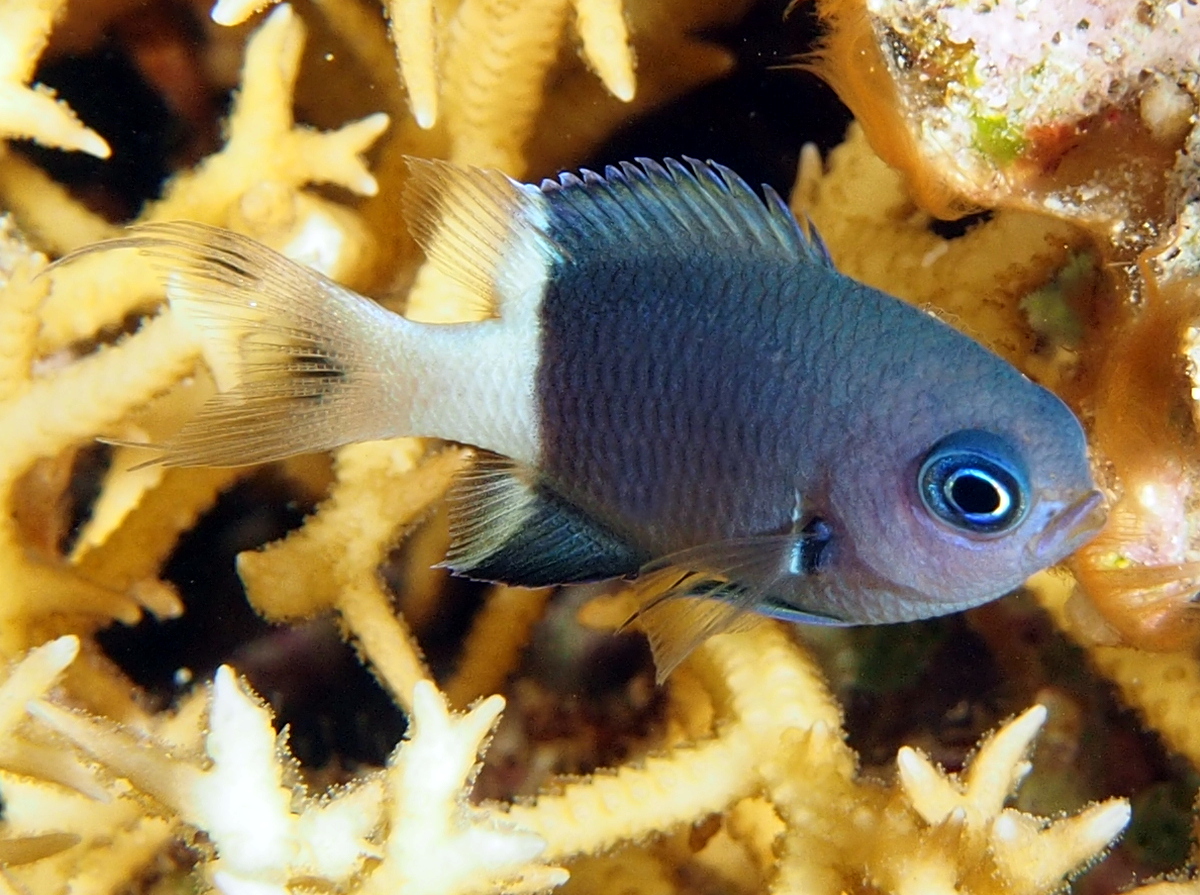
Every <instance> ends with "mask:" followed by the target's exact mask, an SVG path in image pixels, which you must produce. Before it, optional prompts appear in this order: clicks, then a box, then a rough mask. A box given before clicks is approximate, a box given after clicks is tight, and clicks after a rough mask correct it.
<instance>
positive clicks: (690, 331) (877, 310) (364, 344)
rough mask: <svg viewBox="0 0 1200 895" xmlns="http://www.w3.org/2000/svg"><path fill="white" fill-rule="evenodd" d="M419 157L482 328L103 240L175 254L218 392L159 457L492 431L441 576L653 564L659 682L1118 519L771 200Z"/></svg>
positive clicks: (991, 580) (298, 278)
mask: <svg viewBox="0 0 1200 895" xmlns="http://www.w3.org/2000/svg"><path fill="white" fill-rule="evenodd" d="M410 167H411V177H410V183H409V186H408V190H407V195H406V197H405V205H406V213H407V217H408V220H409V223H410V225H411V228H412V231H413V233H414V235H415V236H416V237H417V239H418V240H419V241H420V242H421V243H422V245H423V247H424V248H425V250H426V254H427V255H428V257H429V259H430V261H431V262H432V263H433V264H436V265H438V266H439V267H440V268H441V269H442V270H443V272H444V273H445V274H447V275H449V277H450V278H452V279H453V281H454V282H456V283H457V284H459V286H460V287H461V289H463V290H466V291H467V292H468V293H470V295H471V296H472V297H473V299H474V300H477V301H478V302H479V303H480V304H481V305H483V306H486V307H487V308H488V309H490V314H491V316H490V317H488V319H485V320H482V321H480V322H476V323H465V324H461V325H428V324H420V323H415V322H413V321H410V320H407V319H405V318H404V317H402V316H399V315H397V314H393V313H390V312H389V311H386V310H384V309H383V308H381V307H380V306H378V305H377V304H375V303H374V302H372V301H370V300H368V299H365V298H363V297H362V296H360V295H357V294H356V293H354V292H351V291H349V290H347V289H345V288H343V287H341V286H339V285H337V284H336V283H333V282H330V281H329V280H327V279H325V278H323V277H322V276H320V275H319V274H317V273H314V272H313V271H311V270H309V269H307V268H305V267H302V266H300V265H298V264H296V263H294V262H292V261H289V260H288V259H286V258H284V257H282V256H281V255H278V254H276V253H275V252H273V251H271V250H269V249H267V248H265V247H263V246H261V245H259V244H257V243H255V242H254V241H252V240H250V239H247V238H245V237H242V236H239V235H237V234H234V233H230V232H227V231H224V230H219V229H215V228H212V227H206V226H202V225H198V224H187V223H175V224H155V225H147V226H144V227H140V228H137V229H136V230H134V231H131V233H130V234H129V235H128V236H125V237H122V238H121V239H119V240H117V241H115V242H114V243H107V244H103V245H104V246H124V247H135V248H137V249H140V250H141V251H143V252H145V253H147V254H149V255H151V256H153V257H154V258H155V259H157V260H158V261H159V262H160V263H161V264H162V267H163V269H164V271H165V277H166V280H167V293H168V297H169V299H170V304H171V308H172V310H173V311H174V312H175V313H177V314H179V315H180V316H181V317H182V318H183V319H184V321H186V322H187V323H188V324H189V325H192V326H194V327H195V329H196V330H197V331H198V333H199V334H200V338H201V341H202V343H203V345H204V351H205V358H206V360H207V361H208V363H209V365H210V366H211V368H212V370H213V373H214V375H215V378H216V381H217V383H218V387H219V388H220V389H221V392H220V393H219V394H218V395H217V396H216V397H215V398H214V399H213V400H212V401H211V402H210V404H209V405H208V406H207V407H206V408H205V409H204V410H203V412H202V413H201V414H200V415H199V416H198V417H197V418H196V419H195V420H193V421H192V422H191V423H189V424H188V425H187V426H186V427H185V428H184V429H183V430H182V431H181V432H179V434H178V435H176V436H175V437H174V438H172V439H171V440H169V441H168V442H167V443H165V444H164V445H162V450H163V458H162V459H163V461H164V462H165V463H167V464H171V465H241V464H246V463H257V462H261V461H265V460H271V459H277V458H280V457H284V456H287V455H290V454H297V453H302V452H306V451H318V450H325V449H328V448H333V447H336V446H338V445H343V444H347V443H350V442H358V441H368V440H374V439H382V438H392V437H396V436H401V435H421V436H435V437H438V438H445V439H451V440H454V441H459V442H463V443H466V444H470V445H474V446H476V447H478V448H481V449H483V450H484V451H486V452H487V453H486V454H481V455H480V457H479V458H478V461H477V463H476V466H475V468H474V470H473V471H472V472H471V473H469V474H468V475H466V476H464V477H463V478H462V480H461V481H460V482H459V483H458V484H457V486H456V488H455V490H454V492H453V493H452V495H451V498H450V499H451V502H452V536H453V544H452V546H451V548H450V552H449V554H448V556H447V558H446V564H447V565H448V566H449V567H450V568H451V569H453V570H454V571H455V572H457V573H459V574H463V575H467V576H471V577H473V578H479V579H484V580H488V581H502V582H507V583H510V584H517V585H531V586H532V585H546V584H559V583H567V582H578V581H588V580H596V579H604V578H612V577H618V576H633V575H637V576H638V580H639V590H640V592H641V593H642V594H643V595H644V597H645V600H646V606H645V609H644V611H643V613H642V615H643V622H644V625H645V627H646V628H647V630H648V632H649V634H650V637H651V643H652V646H653V647H654V649H655V653H656V659H657V661H658V663H659V671H660V674H666V673H667V672H668V671H669V670H670V669H671V668H673V667H674V666H675V665H676V664H677V663H678V662H679V661H680V660H681V659H682V658H683V656H684V655H686V654H687V652H688V651H689V650H690V649H692V648H693V647H694V646H695V645H696V644H697V643H699V642H700V641H701V640H703V639H704V638H705V637H707V636H709V635H711V634H714V633H717V632H720V631H722V630H727V629H728V628H729V627H730V626H732V625H734V624H736V623H737V622H738V620H739V619H741V618H743V617H744V614H745V613H747V612H748V611H751V610H753V611H758V612H761V613H765V614H768V615H774V616H777V617H782V618H786V619H792V620H798V621H805V622H817V623H822V624H864V623H866V624H870V623H878V622H897V621H906V620H911V619H918V618H925V617H929V616H935V615H940V614H943V613H947V612H952V611H955V610H959V609H964V608H966V607H969V606H975V605H977V604H979V603H982V602H984V601H986V600H990V599H993V598H995V597H998V596H1000V595H1002V594H1004V593H1005V592H1007V591H1009V590H1011V589H1012V588H1014V587H1016V586H1017V585H1019V584H1020V583H1021V582H1022V581H1024V580H1025V578H1026V577H1028V576H1029V575H1030V574H1032V573H1033V572H1035V571H1037V570H1039V569H1042V568H1045V567H1047V566H1050V565H1052V564H1054V563H1057V562H1058V561H1060V560H1061V559H1063V558H1064V557H1065V556H1066V555H1067V554H1068V553H1070V552H1071V551H1073V550H1074V549H1076V548H1077V547H1079V546H1080V545H1081V544H1082V543H1084V542H1085V541H1086V540H1087V539H1088V538H1089V537H1091V536H1092V535H1093V534H1095V533H1096V531H1097V530H1098V528H1099V526H1100V524H1101V523H1102V521H1103V507H1102V501H1101V497H1100V495H1099V493H1098V492H1097V491H1096V490H1095V486H1094V485H1093V482H1092V477H1091V474H1090V471H1089V465H1088V457H1087V448H1086V444H1085V441H1084V435H1083V432H1082V430H1081V428H1080V425H1079V423H1078V421H1077V420H1076V419H1075V417H1074V416H1073V415H1072V414H1071V411H1070V410H1069V409H1068V408H1067V407H1066V406H1065V405H1064V404H1063V403H1062V401H1060V400H1059V399H1058V398H1057V397H1055V396H1054V395H1053V394H1051V393H1050V392H1048V391H1046V390H1045V389H1043V388H1041V387H1040V386H1038V385H1036V384H1035V383H1033V382H1031V381H1030V380H1028V379H1027V378H1025V377H1024V376H1023V375H1021V373H1019V372H1018V371H1017V370H1016V369H1014V368H1013V367H1012V366H1011V365H1010V364H1008V363H1007V362H1005V361H1004V360H1002V359H1001V358H999V357H997V356H996V355H995V354H993V353H992V352H990V351H988V350H986V349H985V348H983V347H981V346H980V345H978V344H977V343H975V342H974V341H972V340H971V339H969V338H967V337H966V336H964V335H962V334H961V333H959V332H957V331H956V330H954V329H953V328H951V327H950V326H948V325H946V324H945V323H943V322H942V321H940V320H938V319H936V318H935V317H933V316H931V315H930V314H928V313H925V312H923V311H921V310H919V309H917V308H914V307H912V306H910V305H908V304H905V303H904V302H902V301H899V300H898V299H895V298H893V297H891V296H888V295H886V294H884V293H882V292H880V291H878V290H876V289H872V288H869V287H867V286H864V285H862V284H861V283H858V282H855V281H854V280H851V279H850V278H848V277H846V276H843V275H842V274H840V273H838V271H837V270H836V269H835V268H834V266H833V264H832V263H831V262H830V260H829V257H828V255H827V254H826V252H825V250H824V247H823V246H822V245H821V243H820V241H819V239H818V238H817V237H816V236H815V234H812V233H810V232H809V228H806V227H803V226H801V225H799V224H798V223H797V221H796V220H795V218H794V217H793V216H792V215H791V213H790V212H789V211H788V209H787V207H786V206H785V205H784V203H783V202H782V201H780V199H779V197H778V196H777V195H776V194H775V193H774V192H772V191H771V190H770V189H767V190H766V197H765V201H764V200H763V199H761V198H759V196H757V195H756V194H755V193H754V191H753V190H751V189H750V188H749V187H748V186H747V185H746V184H745V183H744V182H743V181H742V180H741V179H740V178H738V177H737V175H735V174H734V173H733V172H731V171H729V170H728V169H726V168H723V167H721V166H719V165H715V164H711V163H709V164H702V163H699V162H695V161H689V162H688V163H687V164H686V165H685V164H681V163H679V162H676V161H674V160H670V159H668V160H667V161H666V162H664V163H663V164H658V163H655V162H651V161H646V160H641V161H639V162H638V163H637V164H623V165H621V166H620V167H610V168H608V169H607V170H606V171H605V173H604V174H603V175H602V176H601V175H598V174H596V173H593V172H589V171H584V172H582V174H581V175H580V176H575V175H571V174H563V175H561V176H560V177H559V178H558V179H557V180H550V181H546V182H544V183H543V184H541V185H540V186H532V185H525V184H520V183H517V182H516V181H513V180H511V179H509V178H507V177H505V176H504V175H502V174H499V173H497V172H493V171H480V170H472V169H465V168H459V167H455V166H453V165H449V164H446V163H442V162H431V161H419V160H412V161H411V163H410ZM701 597H710V598H715V599H700V598H701Z"/></svg>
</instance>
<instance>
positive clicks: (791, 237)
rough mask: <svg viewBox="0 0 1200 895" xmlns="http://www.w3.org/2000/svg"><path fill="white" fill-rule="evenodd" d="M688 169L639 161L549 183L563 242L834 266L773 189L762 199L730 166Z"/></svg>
mask: <svg viewBox="0 0 1200 895" xmlns="http://www.w3.org/2000/svg"><path fill="white" fill-rule="evenodd" d="M685 161H686V162H687V163H688V166H687V167H685V166H684V165H683V164H681V163H680V162H678V161H676V160H675V159H671V158H668V159H665V160H664V161H663V163H662V164H659V163H658V162H655V161H653V160H651V159H638V160H637V164H634V163H632V162H623V163H622V164H621V165H620V167H615V166H611V165H610V166H609V167H608V168H606V169H605V171H604V175H603V176H601V175H599V174H597V173H595V172H594V171H588V170H583V171H581V172H580V174H579V176H576V175H574V174H561V175H559V178H558V180H545V181H543V182H542V192H543V193H545V194H546V196H547V197H548V198H549V200H550V206H551V208H552V210H553V212H554V219H553V234H554V236H555V238H556V239H557V240H558V241H559V242H560V243H561V244H563V245H564V247H565V248H566V249H567V250H568V251H570V250H571V249H572V248H573V247H575V246H577V245H579V246H582V245H590V246H593V247H594V246H597V245H603V244H604V243H605V242H611V241H613V240H614V239H619V240H622V241H625V242H627V243H628V245H629V247H630V249H631V250H632V249H636V247H637V246H639V245H640V246H645V247H646V248H647V249H648V250H653V251H655V252H669V253H676V254H680V255H683V256H685V257H688V256H692V257H694V255H695V253H696V252H697V251H698V250H704V251H707V252H715V253H718V254H722V255H727V254H732V253H744V252H750V253H755V254H757V255H759V256H762V255H763V254H767V255H774V256H777V257H779V258H781V259H785V260H790V261H794V262H796V263H810V264H811V263H819V264H823V265H829V264H830V261H829V255H828V252H826V251H825V249H824V245H823V244H822V243H821V241H820V239H819V237H817V236H816V234H815V230H813V229H812V226H811V223H809V222H808V221H805V223H804V225H801V224H800V223H798V222H797V220H796V218H795V217H794V216H793V215H792V213H791V211H790V210H789V209H788V207H787V205H786V203H784V201H783V200H782V199H780V198H779V195H778V194H777V193H776V192H775V191H774V190H773V189H771V188H770V187H769V186H764V187H763V194H764V196H765V200H764V199H760V198H759V197H758V196H757V195H756V194H755V192H754V190H752V189H751V188H750V187H749V186H748V185H747V184H746V182H745V181H744V180H742V179H741V178H740V177H738V175H737V174H735V173H734V172H733V171H731V170H729V169H728V168H726V167H724V166H723V165H718V164H716V163H715V162H708V163H705V162H700V161H697V160H696V159H690V158H686V157H685Z"/></svg>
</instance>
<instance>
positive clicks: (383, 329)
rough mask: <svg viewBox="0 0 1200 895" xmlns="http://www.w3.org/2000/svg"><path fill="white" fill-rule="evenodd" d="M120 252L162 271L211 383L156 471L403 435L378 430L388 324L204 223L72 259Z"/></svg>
mask: <svg viewBox="0 0 1200 895" xmlns="http://www.w3.org/2000/svg"><path fill="white" fill-rule="evenodd" d="M124 248H130V249H136V250H137V251H139V252H140V253H142V254H144V255H147V256H149V257H151V258H152V259H153V260H154V261H155V262H156V263H157V264H158V265H159V266H160V267H161V268H162V271H163V275H164V279H165V281H166V284H167V297H168V299H169V301H170V305H171V309H172V311H173V312H174V313H176V314H178V315H179V317H180V319H181V320H182V321H183V322H184V323H185V324H186V325H188V326H190V327H193V328H194V329H195V330H196V332H197V334H198V337H199V340H200V343H201V345H202V350H203V353H204V359H205V361H206V362H207V363H208V365H209V367H210V368H211V369H212V372H213V376H214V378H215V379H216V383H217V389H218V393H217V394H216V395H215V396H214V397H213V398H212V399H211V400H209V402H208V403H207V404H206V405H205V406H204V407H203V408H202V410H201V411H200V413H199V414H198V415H197V416H196V417H195V418H194V419H193V420H191V421H190V422H189V423H187V424H186V425H185V426H184V427H183V428H182V429H181V430H180V431H179V432H178V433H176V434H175V435H174V436H172V437H171V438H170V439H168V440H167V441H166V442H164V443H163V444H161V445H154V447H156V448H159V449H161V451H162V456H161V458H160V460H161V462H162V463H164V464H165V465H167V466H242V465H246V464H250V463H263V462H266V461H269V460H278V459H280V458H282V457H288V456H291V455H294V454H301V453H308V452H313V451H321V450H328V449H330V448H334V447H337V446H339V445H343V444H348V443H350V442H355V441H369V440H372V439H377V438H385V437H389V436H393V435H402V434H407V433H406V432H404V431H402V430H401V431H389V428H393V429H394V428H395V422H396V421H395V420H393V421H391V422H392V426H391V427H389V420H388V413H387V409H388V408H387V401H386V400H385V399H386V395H387V394H388V391H389V389H388V388H387V387H386V385H385V382H384V377H385V376H386V375H387V373H386V369H385V368H386V363H385V358H386V357H387V355H388V354H390V353H391V351H390V350H389V349H388V347H387V344H386V338H387V336H388V335H389V334H390V333H393V332H394V330H395V326H396V325H397V321H400V318H398V317H396V315H394V314H391V313H389V312H388V311H385V310H384V309H382V308H380V307H379V306H378V305H376V304H375V303H374V302H371V301H369V300H368V299H366V298H363V297H362V296H360V295H358V294H357V293H355V292H352V291H350V290H349V289H346V288H344V287H342V286H339V285H337V284H336V283H334V282H332V281H331V280H329V279H327V278H325V277H323V276H322V275H321V274H319V273H317V272H315V271H313V270H311V269H309V268H307V267H304V266H302V265H300V264H297V263H296V262H294V261H291V260H289V259H288V258H286V257H284V256H283V255H280V254H279V253H277V252H275V251H273V250H272V249H269V248H267V247H266V246H263V245H261V244H259V243H257V242H255V241H254V240H252V239H248V238H247V237H244V236H241V235H239V234H237V233H232V232H230V231H228V230H222V229H219V228H216V227H210V226H207V225H204V224H197V223H190V222H175V223H163V224H145V225H142V226H138V227H134V228H132V229H131V230H130V231H129V235H127V236H122V237H119V238H118V239H115V240H111V241H108V242H104V243H99V244H98V245H96V246H89V247H88V248H87V249H84V250H83V251H84V252H91V251H97V250H105V251H107V250H111V249H124ZM78 254H79V253H75V254H72V255H69V256H67V257H66V258H64V259H62V261H60V262H59V263H63V262H64V261H69V260H70V259H71V258H73V257H77V255H78ZM381 354H382V356H381Z"/></svg>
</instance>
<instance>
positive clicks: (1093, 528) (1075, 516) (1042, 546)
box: [1027, 490, 1108, 568]
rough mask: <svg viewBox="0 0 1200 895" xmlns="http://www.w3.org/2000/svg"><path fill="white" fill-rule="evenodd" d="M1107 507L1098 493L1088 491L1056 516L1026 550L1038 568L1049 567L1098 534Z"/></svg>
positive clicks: (1102, 525)
mask: <svg viewBox="0 0 1200 895" xmlns="http://www.w3.org/2000/svg"><path fill="white" fill-rule="evenodd" d="M1107 519H1108V507H1107V506H1106V505H1105V502H1104V495H1103V494H1101V493H1100V492H1099V491H1096V490H1092V491H1088V492H1087V493H1086V494H1084V495H1083V496H1082V497H1079V498H1077V499H1076V500H1074V501H1072V502H1071V503H1069V504H1067V505H1066V506H1065V507H1064V508H1063V509H1061V510H1059V511H1058V512H1057V513H1055V514H1054V515H1053V516H1052V517H1051V519H1050V521H1049V522H1047V523H1046V527H1045V529H1043V531H1042V532H1041V533H1040V534H1038V535H1037V536H1036V537H1035V538H1034V539H1033V540H1032V541H1031V542H1030V543H1029V546H1028V548H1027V550H1028V551H1029V553H1030V554H1031V555H1032V556H1033V558H1034V559H1035V560H1036V561H1037V564H1038V566H1039V567H1040V568H1045V567H1047V566H1052V565H1054V564H1055V563H1057V562H1059V561H1060V560H1062V559H1064V558H1065V557H1067V556H1069V555H1070V554H1072V553H1074V552H1075V551H1076V550H1078V549H1079V548H1080V547H1082V546H1083V545H1084V544H1086V543H1087V542H1088V541H1090V540H1091V539H1092V538H1094V537H1095V536H1096V535H1098V534H1099V533H1100V529H1102V528H1103V527H1104V523H1105V522H1106V521H1107Z"/></svg>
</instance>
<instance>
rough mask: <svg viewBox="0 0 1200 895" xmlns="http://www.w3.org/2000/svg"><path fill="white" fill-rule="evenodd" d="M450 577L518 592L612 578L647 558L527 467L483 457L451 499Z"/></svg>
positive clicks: (455, 487)
mask: <svg viewBox="0 0 1200 895" xmlns="http://www.w3.org/2000/svg"><path fill="white" fill-rule="evenodd" d="M449 504H450V537H451V545H450V549H449V550H448V551H447V554H446V559H445V561H444V562H443V563H442V565H443V566H444V567H446V568H449V569H450V570H451V571H453V572H454V573H455V574H458V575H463V576H465V577H468V578H475V579H478V580H481V581H499V582H503V583H505V584H513V585H518V586H522V587H545V586H548V585H554V584H570V583H577V582H581V581H599V580H602V579H605V578H616V577H619V576H621V575H628V574H631V573H633V572H635V571H637V570H638V568H639V567H640V566H642V564H643V563H645V561H646V559H647V558H648V557H647V556H646V554H645V553H642V552H640V551H638V550H637V549H635V548H634V547H632V546H631V545H629V544H628V543H626V541H624V540H623V539H622V538H621V537H619V536H618V535H617V534H616V533H614V532H612V531H611V530H610V529H609V528H607V527H606V526H605V525H604V524H603V523H601V522H599V521H597V520H595V519H593V518H592V517H591V516H590V515H588V514H587V513H586V512H584V511H583V510H581V509H580V508H579V507H577V506H575V505H574V504H572V503H571V502H570V501H568V500H566V499H565V498H563V497H562V496H560V495H559V494H558V493H557V492H555V491H554V489H553V488H551V487H550V486H549V485H547V484H546V483H545V482H543V481H542V480H541V478H540V476H539V474H538V473H537V472H536V470H532V469H530V468H528V467H526V466H523V465H521V464H519V463H516V462H514V461H511V460H507V459H504V458H501V457H497V456H495V455H481V456H480V458H479V459H478V461H477V463H476V466H475V468H474V469H472V470H470V471H469V472H467V473H465V474H464V475H462V476H461V477H460V479H459V481H458V482H457V483H456V484H455V486H454V488H453V489H452V491H451V493H450V497H449Z"/></svg>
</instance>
